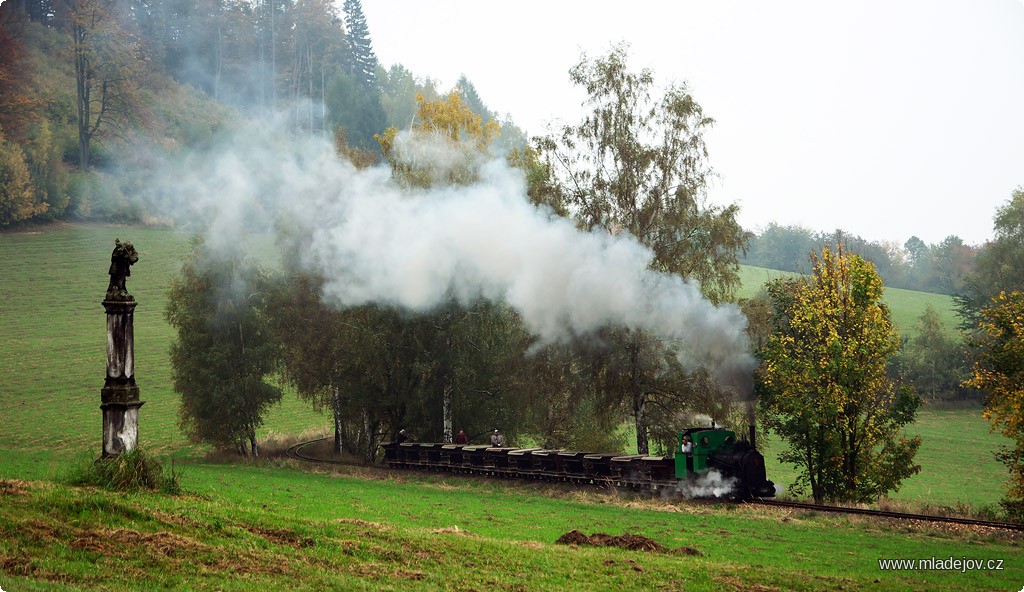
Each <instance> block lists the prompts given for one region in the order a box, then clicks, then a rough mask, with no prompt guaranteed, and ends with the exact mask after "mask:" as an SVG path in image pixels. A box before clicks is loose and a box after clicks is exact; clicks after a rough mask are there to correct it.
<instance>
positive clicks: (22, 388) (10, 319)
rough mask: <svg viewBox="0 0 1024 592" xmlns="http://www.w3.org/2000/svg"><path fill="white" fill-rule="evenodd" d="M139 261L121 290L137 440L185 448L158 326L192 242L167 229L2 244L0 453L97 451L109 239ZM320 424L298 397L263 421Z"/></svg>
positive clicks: (102, 229)
mask: <svg viewBox="0 0 1024 592" xmlns="http://www.w3.org/2000/svg"><path fill="white" fill-rule="evenodd" d="M115 238H121V239H124V240H131V241H133V242H134V243H135V245H136V248H137V249H138V251H139V258H140V259H139V262H138V263H137V264H136V265H135V266H134V267H133V268H132V276H131V277H130V278H129V280H128V287H129V289H130V291H131V292H132V294H133V295H134V296H135V298H136V300H137V301H138V302H139V305H138V307H137V308H136V310H135V360H136V362H135V363H136V369H135V373H136V374H135V376H136V380H137V381H138V384H139V388H140V398H141V399H142V400H143V401H145V405H144V406H143V407H142V409H141V411H140V414H141V415H140V418H141V419H140V438H141V441H142V444H143V446H145V447H146V448H148V449H151V450H154V451H170V450H176V449H179V448H181V447H183V446H186V445H187V442H186V440H185V438H184V437H183V436H182V435H181V433H180V432H179V430H178V428H177V407H178V398H177V395H175V393H174V392H173V390H172V388H171V379H170V363H169V359H168V353H167V352H168V347H169V346H170V343H171V341H172V340H173V330H172V329H171V327H170V326H169V325H168V324H167V323H166V321H165V320H164V318H163V312H164V306H165V304H166V295H167V289H168V287H169V285H170V281H171V279H172V278H173V277H174V276H175V275H176V274H177V272H178V270H179V269H180V265H181V259H182V257H183V256H184V255H185V253H186V252H187V248H188V241H189V238H190V236H189V234H188V233H183V232H175V231H170V230H166V229H149V228H136V227H131V228H128V227H123V226H105V225H77V224H76V225H61V226H58V227H46V228H41V229H39V230H38V231H35V232H21V233H10V232H8V233H2V234H0V253H2V256H0V274H2V277H3V278H5V279H4V281H3V282H2V283H0V320H2V326H3V331H2V333H0V373H2V374H3V376H4V380H3V381H2V383H0V411H2V413H3V417H4V419H5V422H7V423H8V425H13V426H17V427H18V428H17V429H16V430H13V429H4V430H0V448H3V449H32V450H46V451H47V454H56V453H59V452H60V451H62V450H67V451H78V450H81V449H82V448H89V447H96V448H97V450H98V447H99V438H100V434H101V429H102V423H101V416H100V411H99V402H100V399H99V393H100V388H101V387H102V386H103V380H104V376H105V375H106V316H105V312H104V309H103V307H102V306H101V305H100V302H101V301H102V300H103V295H104V293H105V292H106V288H107V282H108V280H109V276H108V275H107V268H108V266H109V265H110V251H111V250H112V249H113V244H114V239H115ZM324 422H325V420H324V419H323V418H322V417H320V416H319V415H317V414H314V413H313V412H312V411H310V410H309V409H308V406H307V405H305V404H304V403H302V402H301V401H298V400H297V399H296V398H295V397H293V396H292V397H286V398H285V401H284V403H283V404H282V405H280V406H279V407H275V408H274V409H273V411H272V412H271V414H270V417H269V418H268V422H267V425H268V426H271V427H270V429H272V430H275V431H280V432H293V431H303V430H305V429H308V428H310V427H311V426H321V425H323V424H324Z"/></svg>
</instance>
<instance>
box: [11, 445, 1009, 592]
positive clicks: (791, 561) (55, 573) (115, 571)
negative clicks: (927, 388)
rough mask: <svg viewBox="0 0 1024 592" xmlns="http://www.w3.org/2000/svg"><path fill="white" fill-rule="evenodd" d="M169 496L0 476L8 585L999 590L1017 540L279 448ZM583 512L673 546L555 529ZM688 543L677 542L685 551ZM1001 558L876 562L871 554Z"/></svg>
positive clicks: (191, 477) (578, 520)
mask: <svg viewBox="0 0 1024 592" xmlns="http://www.w3.org/2000/svg"><path fill="white" fill-rule="evenodd" d="M183 471H184V476H183V481H184V482H185V484H186V485H187V487H188V489H189V490H190V491H191V492H192V493H190V494H189V495H186V496H182V497H170V496H165V495H153V494H149V495H140V494H115V493H109V492H102V491H94V490H89V489H82V488H68V487H64V486H59V485H52V484H49V483H46V482H19V481H0V585H2V586H3V587H4V589H6V590H12V591H13V590H18V591H21V590H100V589H103V590H111V589H113V590H267V589H295V590H466V591H468V590H528V591H532V590H581V591H582V590H588V591H589V590H698V591H699V590H708V591H719V590H760V591H771V590H864V589H876V590H964V589H969V590H1012V589H1015V587H1016V586H1017V585H1018V584H1019V583H1020V582H1019V578H1020V573H1021V572H1020V569H1021V567H1022V559H1021V553H1020V543H1019V542H1014V541H1012V540H1008V539H1006V538H1001V537H993V536H990V535H985V534H970V533H963V532H958V531H955V530H948V529H946V530H942V529H938V530H925V531H915V530H913V529H910V528H907V527H906V526H904V525H901V524H898V523H886V522H879V521H871V520H864V519H857V518H846V517H834V516H821V515H810V514H806V513H800V512H793V511H788V510H774V509H763V508H750V507H739V506H710V505H686V504H684V505H674V504H668V503H662V502H658V501H656V500H633V501H630V500H624V499H622V498H619V497H616V496H612V495H607V494H600V493H572V492H565V491H561V490H555V489H552V490H547V489H542V488H538V487H534V486H514V485H508V484H505V483H494V482H490V481H484V480H465V479H454V480H445V479H442V478H439V477H432V476H426V477H421V476H419V475H405V474H403V475H401V476H400V477H398V478H396V477H394V476H390V475H387V474H386V473H384V472H380V471H356V472H353V471H344V472H340V473H338V472H318V473H310V472H307V471H302V470H296V469H294V468H291V467H289V466H287V465H267V464H263V465H255V466H254V465H244V464H243V465H210V464H190V465H187V466H185V467H184V469H183ZM573 529H579V530H582V531H583V532H585V533H587V534H592V533H595V532H603V533H609V534H623V533H629V534H633V535H639V536H644V537H648V538H650V539H653V540H654V541H655V542H657V543H659V544H661V545H663V546H664V547H665V548H666V549H668V552H644V551H635V550H622V549H614V548H590V547H576V546H564V545H558V544H554V542H555V541H556V540H557V539H558V538H559V537H560V536H561V535H563V534H565V533H567V532H569V531H571V530H573ZM684 550H688V551H686V552H684ZM930 557H937V558H943V559H945V558H949V557H954V558H957V559H960V558H964V557H966V558H970V559H981V560H986V561H987V560H993V561H998V560H1003V561H1004V562H1005V563H1004V565H1003V567H1004V569H1003V570H987V569H986V570H978V571H971V572H968V573H960V572H956V571H952V572H944V571H891V572H890V571H881V570H880V569H879V567H878V559H880V558H930Z"/></svg>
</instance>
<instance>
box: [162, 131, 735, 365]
mask: <svg viewBox="0 0 1024 592" xmlns="http://www.w3.org/2000/svg"><path fill="white" fill-rule="evenodd" d="M275 130H276V128H275V126H273V125H266V126H262V127H255V128H250V129H247V130H245V132H244V133H242V134H239V135H237V136H235V137H233V138H230V139H229V140H228V141H227V142H225V143H224V145H223V146H222V147H221V149H220V150H219V151H218V152H215V153H211V154H206V155H202V156H197V157H192V158H189V159H187V160H185V161H184V162H182V163H180V165H179V166H177V167H175V168H174V170H173V171H171V172H170V173H168V175H167V176H168V178H166V179H164V182H155V183H154V184H153V187H154V190H153V191H152V194H151V195H150V196H149V198H150V201H151V202H152V203H153V204H159V205H160V206H161V207H162V209H163V212H162V213H163V214H165V215H174V216H176V217H178V218H179V219H181V218H186V219H189V218H191V219H197V218H198V219H201V220H204V221H205V223H206V224H207V225H208V228H209V230H208V232H207V234H208V244H212V245H215V246H216V245H218V244H221V245H223V246H224V247H225V248H227V247H228V246H230V245H231V244H232V243H234V242H236V241H238V239H239V237H241V236H242V235H244V233H245V232H246V231H250V232H251V231H253V230H257V231H266V230H272V229H273V227H274V226H275V225H276V224H278V223H280V222H282V221H288V224H289V225H291V226H292V227H293V228H297V229H299V230H300V231H301V232H302V233H304V234H306V235H307V236H308V239H309V240H308V244H309V247H308V249H307V250H306V251H305V252H304V259H303V262H302V263H303V265H304V266H305V267H306V268H307V270H309V271H314V272H317V273H319V274H322V275H323V276H324V277H325V278H326V284H325V287H324V292H323V295H322V297H323V299H324V300H325V302H327V303H330V304H333V305H336V306H339V307H345V306H352V305H359V304H364V303H369V302H376V303H387V304H393V305H397V306H401V307H405V308H408V309H411V310H417V311H424V310H429V309H431V308H433V307H436V306H438V305H440V304H443V303H444V302H446V301H447V300H448V299H449V298H451V297H454V298H456V299H457V300H458V301H460V302H462V303H469V302H471V301H473V300H475V299H477V298H480V297H484V298H489V299H502V300H504V301H506V302H507V303H508V304H509V305H511V306H512V307H514V308H515V309H516V310H517V311H518V312H519V313H520V315H521V316H522V319H523V321H524V323H525V324H526V327H527V328H528V329H529V330H530V331H531V332H532V333H533V334H535V335H536V336H537V337H538V338H539V339H540V340H541V341H542V342H555V341H559V340H565V339H568V338H571V337H573V336H577V335H585V334H588V333H590V332H593V331H595V330H597V329H599V328H601V327H603V326H607V325H610V324H621V325H626V326H629V327H633V328H638V329H645V330H648V331H651V332H653V333H655V334H657V335H659V336H661V337H663V338H665V339H669V340H674V341H676V342H677V343H678V344H679V345H680V350H681V352H682V354H681V356H682V359H683V361H684V362H685V363H687V364H688V365H689V366H690V367H693V366H696V365H701V366H706V367H708V368H709V369H711V370H712V371H715V372H716V374H718V375H719V376H720V377H724V376H728V375H729V374H732V373H735V372H738V371H739V372H743V371H746V372H749V371H750V369H751V368H752V367H753V360H752V358H751V357H750V354H749V348H748V344H747V338H746V333H745V331H744V329H745V327H746V319H745V317H744V316H743V315H742V313H741V312H740V310H739V309H738V308H737V307H736V306H734V305H725V306H721V307H716V306H714V305H712V304H711V303H710V302H708V301H707V300H705V299H704V298H703V297H702V296H701V294H700V290H699V286H698V285H697V284H696V282H692V281H688V280H683V279H681V278H679V277H676V276H670V275H666V274H662V273H658V272H654V271H651V270H649V269H648V265H649V263H650V261H651V259H652V256H653V255H652V253H651V251H650V250H649V249H647V248H646V247H644V246H643V245H641V244H640V243H639V242H638V241H636V240H635V239H634V238H632V237H631V236H629V235H628V234H626V233H620V234H618V235H616V236H611V235H609V234H607V233H605V232H601V231H594V232H583V231H580V230H578V229H577V228H576V227H575V226H574V225H573V224H572V223H571V222H570V221H568V220H565V219H563V218H560V217H557V216H554V215H552V214H551V213H549V212H547V211H545V210H543V209H538V208H536V207H534V206H533V205H531V204H530V203H529V201H528V200H527V198H526V187H525V184H524V183H525V182H524V179H523V177H522V175H521V174H520V173H519V172H518V171H515V170H512V169H510V168H509V167H508V166H506V165H505V164H504V163H503V162H501V161H492V162H488V163H485V164H483V165H482V166H481V167H480V169H479V175H480V180H479V182H477V183H475V184H473V185H470V186H448V187H438V188H436V189H430V190H416V191H409V190H403V189H400V188H399V187H397V186H396V185H395V184H394V183H393V182H392V180H391V178H390V170H389V169H387V168H386V167H375V168H371V169H367V170H357V169H355V168H354V167H353V166H352V165H351V164H350V163H348V162H346V161H343V160H341V159H339V158H338V157H337V156H336V154H335V152H334V150H333V147H332V146H331V145H330V143H329V142H328V141H326V140H325V139H321V138H311V137H306V138H296V137H295V136H293V135H291V134H285V133H281V132H279V131H275ZM404 146H405V148H404V149H406V150H408V149H412V148H415V150H416V153H417V154H418V155H429V154H431V153H432V151H436V150H437V148H436V147H431V148H429V149H428V148H424V147H423V146H419V145H415V144H412V143H408V142H407V143H405V144H404ZM438 162H439V163H441V165H443V166H447V165H445V164H444V163H445V162H447V161H444V160H443V159H440V160H438ZM176 196H181V198H180V199H178V198H177V197H176Z"/></svg>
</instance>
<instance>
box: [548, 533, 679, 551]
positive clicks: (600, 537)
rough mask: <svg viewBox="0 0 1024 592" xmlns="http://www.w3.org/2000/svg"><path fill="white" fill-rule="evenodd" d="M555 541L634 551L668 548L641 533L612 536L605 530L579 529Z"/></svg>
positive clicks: (565, 543) (562, 543)
mask: <svg viewBox="0 0 1024 592" xmlns="http://www.w3.org/2000/svg"><path fill="white" fill-rule="evenodd" d="M555 543H557V544H560V545H586V546H590V547H618V548H619V549H630V550H632V551H654V552H656V553H667V552H668V548H667V547H665V546H664V545H662V544H661V543H659V542H657V541H655V540H653V539H649V538H647V537H645V536H642V535H639V534H628V533H627V534H620V535H618V536H612V535H610V534H605V533H603V532H595V533H594V534H592V535H590V536H587V535H585V534H583V533H582V532H580V531H578V530H572V531H569V532H567V533H565V534H563V535H562V536H561V537H559V539H558V540H557V541H555Z"/></svg>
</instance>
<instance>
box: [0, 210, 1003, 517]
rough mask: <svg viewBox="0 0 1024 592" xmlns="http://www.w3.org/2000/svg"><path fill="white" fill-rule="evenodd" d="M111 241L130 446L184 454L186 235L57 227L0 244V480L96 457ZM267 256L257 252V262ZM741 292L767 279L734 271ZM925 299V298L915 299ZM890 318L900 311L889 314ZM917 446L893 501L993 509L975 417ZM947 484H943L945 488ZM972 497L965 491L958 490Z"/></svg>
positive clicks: (315, 423)
mask: <svg viewBox="0 0 1024 592" xmlns="http://www.w3.org/2000/svg"><path fill="white" fill-rule="evenodd" d="M114 238H121V239H128V240H132V241H134V243H135V245H136V247H137V248H138V250H139V254H140V261H139V263H138V264H136V265H135V266H134V267H133V268H132V276H131V278H129V284H128V285H129V287H130V289H131V291H132V293H133V294H135V297H136V299H137V300H138V301H139V306H138V308H137V309H136V318H135V330H136V352H135V353H136V377H137V380H138V383H139V387H140V389H141V398H142V400H144V401H145V402H146V403H145V405H144V406H143V407H142V410H141V420H140V438H141V440H142V444H143V446H144V447H146V448H147V449H149V450H152V451H156V452H167V453H169V452H172V451H175V452H177V453H178V454H179V455H180V454H182V453H184V454H189V453H190V452H189V451H192V450H194V449H193V448H192V447H191V446H190V445H189V443H188V442H187V441H186V439H185V438H184V436H183V435H182V434H181V433H180V431H179V429H178V427H177V404H178V399H177V395H176V394H175V393H174V392H173V390H172V389H171V381H170V367H169V362H168V356H167V349H168V347H169V345H170V343H171V341H172V339H173V332H172V330H171V328H170V327H169V326H168V325H167V323H166V322H165V321H164V319H163V310H164V305H165V302H166V293H167V289H168V286H169V284H170V281H171V279H172V278H173V277H174V276H175V275H176V274H177V271H178V269H179V267H180V264H181V258H182V257H183V256H184V254H185V253H186V251H187V246H188V241H189V238H190V236H189V234H188V233H186V232H176V231H172V230H167V229H151V228H136V227H123V226H104V225H77V224H75V225H60V226H56V227H45V228H40V229H38V230H37V231H33V232H20V233H11V232H8V233H0V254H2V255H3V256H2V257H0V274H2V277H4V278H5V281H4V282H2V283H0V322H2V326H3V331H2V332H0V372H2V373H3V376H4V378H5V379H4V380H3V381H2V382H0V414H2V417H4V418H5V428H4V429H2V430H0V448H2V449H4V450H5V451H7V455H6V457H5V459H4V460H3V461H0V469H2V470H3V472H0V474H7V475H18V476H21V477H33V478H45V477H46V476H48V475H51V474H52V473H53V472H54V471H55V470H57V468H59V466H60V464H61V463H62V462H65V461H66V460H67V459H68V458H70V457H72V456H74V455H76V454H78V453H79V452H81V451H83V450H92V451H98V450H99V441H100V433H101V416H100V411H99V391H100V388H101V387H102V385H103V377H104V371H105V367H106V366H105V324H104V323H105V317H104V310H103V307H102V306H101V305H100V301H101V300H102V298H103V294H104V292H105V290H106V285H107V280H108V276H107V266H108V265H109V256H110V250H111V249H112V247H113V242H114ZM268 250H269V249H268V248H267V246H266V245H262V246H260V247H259V251H260V252H261V253H263V257H264V258H267V255H266V253H267V252H268ZM744 273H745V274H747V277H751V278H754V279H747V278H745V281H746V282H747V284H748V285H750V284H752V283H753V284H756V283H760V282H763V280H764V278H766V277H768V276H769V274H770V273H773V272H769V271H767V270H763V269H758V268H744ZM893 292H896V293H900V292H903V293H906V294H909V295H910V297H908V298H907V300H912V299H913V298H915V297H919V298H922V299H927V298H929V297H931V296H934V295H928V294H925V295H916V296H915V294H916V293H912V292H906V291H890V292H889V294H890V296H891V294H892V293H893ZM893 306H894V309H895V308H897V307H898V306H899V301H894V302H893ZM328 425H329V420H328V419H327V418H326V417H324V416H322V415H320V414H317V413H314V412H313V411H312V410H311V409H310V408H309V407H308V406H307V405H306V404H305V403H303V402H302V401H300V400H298V399H297V398H296V397H295V396H294V395H288V396H286V397H285V401H284V403H283V404H282V405H280V406H277V407H274V408H273V409H272V411H271V412H270V414H269V416H268V418H267V425H266V427H265V429H264V430H263V433H262V435H261V436H263V437H265V436H266V435H267V434H268V433H269V432H275V433H279V434H294V433H299V432H303V431H307V430H311V429H321V430H322V429H326V428H327V427H328ZM911 431H912V432H914V433H920V434H921V435H922V437H923V438H924V443H923V444H922V449H921V453H920V459H921V460H920V462H921V464H922V466H923V467H924V468H923V470H922V473H921V474H920V475H917V476H915V477H913V478H912V479H911V480H910V481H908V482H907V484H906V486H905V487H904V489H903V490H902V491H900V492H899V493H897V494H896V497H897V498H898V499H910V500H918V501H928V502H932V503H937V504H945V505H954V504H957V503H961V502H962V503H968V502H969V503H973V504H976V505H991V504H994V503H995V502H996V501H997V500H998V499H999V497H1000V495H1001V492H1002V483H1003V480H1004V479H1005V472H1004V470H1003V467H1002V466H1000V465H999V464H997V463H996V462H995V461H994V460H993V459H992V451H993V450H995V449H996V448H997V447H998V446H999V445H1000V444H1001V443H1002V442H1003V440H1002V438H1001V437H1000V436H998V435H994V434H989V433H988V428H987V423H986V422H985V421H984V420H982V419H981V417H980V413H979V412H978V411H976V410H975V411H970V410H967V411H958V412H948V413H930V414H924V415H923V416H922V420H921V421H920V422H919V423H918V424H917V425H916V426H914V427H913V429H912V430H911ZM766 456H767V457H768V459H769V462H770V463H773V464H771V465H770V471H771V474H772V475H773V477H774V478H776V479H777V480H778V481H779V482H780V483H789V482H791V480H792V479H791V476H792V469H791V468H789V467H785V466H781V465H779V464H778V463H777V462H775V461H774V459H775V457H776V456H777V454H774V453H773V452H772V451H771V450H769V451H768V454H766ZM951 475H954V476H956V477H955V478H954V479H951V478H950V476H951ZM965 482H966V484H967V485H971V486H972V487H969V488H966V489H965V488H964V487H963V486H962V485H961V484H962V483H965Z"/></svg>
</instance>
